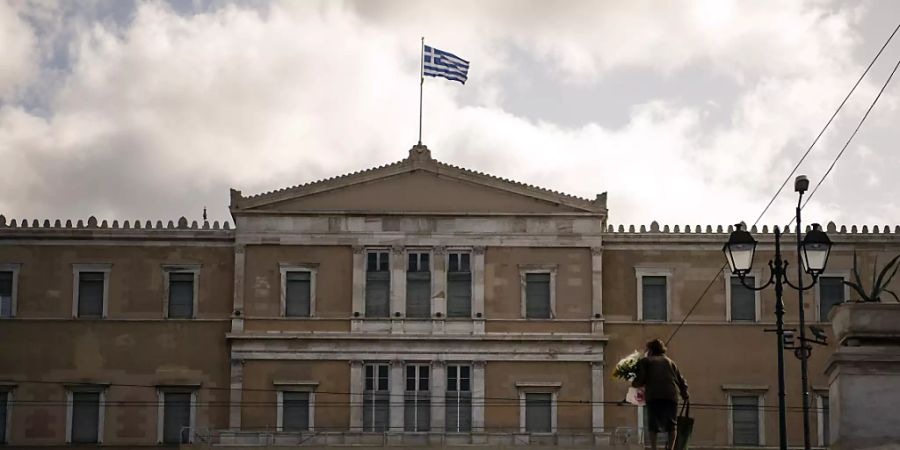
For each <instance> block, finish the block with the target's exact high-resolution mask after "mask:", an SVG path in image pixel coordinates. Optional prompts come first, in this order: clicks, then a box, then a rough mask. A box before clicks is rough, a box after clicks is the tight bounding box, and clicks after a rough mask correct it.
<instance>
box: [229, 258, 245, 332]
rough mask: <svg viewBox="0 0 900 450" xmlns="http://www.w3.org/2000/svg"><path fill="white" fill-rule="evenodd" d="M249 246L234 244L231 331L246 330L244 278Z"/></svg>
mask: <svg viewBox="0 0 900 450" xmlns="http://www.w3.org/2000/svg"><path fill="white" fill-rule="evenodd" d="M246 251H247V246H246V245H244V244H236V245H235V246H234V308H233V309H232V314H231V332H232V333H238V332H241V331H244V278H245V276H246V274H245V260H246Z"/></svg>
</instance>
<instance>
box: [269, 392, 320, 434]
mask: <svg viewBox="0 0 900 450" xmlns="http://www.w3.org/2000/svg"><path fill="white" fill-rule="evenodd" d="M272 384H274V385H275V389H277V390H278V391H277V392H276V394H275V395H276V402H277V403H276V407H275V410H276V415H275V417H276V424H275V426H276V430H277V431H278V432H283V431H284V393H285V392H305V393H307V394H309V411H308V412H307V418H308V419H307V428H306V430H305V431H299V433H310V432H313V431H315V429H316V419H315V417H316V389H318V388H319V382H318V381H278V380H276V381H274V382H273V383H272ZM288 432H295V431H294V430H288Z"/></svg>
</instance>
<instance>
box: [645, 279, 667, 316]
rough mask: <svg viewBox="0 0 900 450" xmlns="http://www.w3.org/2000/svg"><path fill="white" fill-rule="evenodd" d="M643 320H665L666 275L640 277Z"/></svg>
mask: <svg viewBox="0 0 900 450" xmlns="http://www.w3.org/2000/svg"><path fill="white" fill-rule="evenodd" d="M641 283H642V291H643V298H642V299H641V301H642V302H643V304H642V313H643V320H660V321H665V320H666V318H667V317H666V316H667V314H666V277H641Z"/></svg>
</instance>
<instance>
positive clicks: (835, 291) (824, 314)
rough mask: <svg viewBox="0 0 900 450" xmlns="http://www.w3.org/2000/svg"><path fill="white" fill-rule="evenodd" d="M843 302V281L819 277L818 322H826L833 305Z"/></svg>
mask: <svg viewBox="0 0 900 450" xmlns="http://www.w3.org/2000/svg"><path fill="white" fill-rule="evenodd" d="M843 302H844V279H843V278H841V277H819V320H821V321H822V322H826V321H828V313H829V312H830V311H831V308H832V307H833V306H834V305H839V304H841V303H843Z"/></svg>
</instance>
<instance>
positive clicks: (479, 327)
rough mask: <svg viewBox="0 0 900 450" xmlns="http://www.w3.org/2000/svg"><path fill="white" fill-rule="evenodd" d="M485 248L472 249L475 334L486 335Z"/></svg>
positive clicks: (476, 247)
mask: <svg viewBox="0 0 900 450" xmlns="http://www.w3.org/2000/svg"><path fill="white" fill-rule="evenodd" d="M484 253H485V247H484V246H475V247H473V248H472V316H473V320H474V323H473V326H474V333H475V334H484V318H485V317H484V267H485V264H484Z"/></svg>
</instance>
